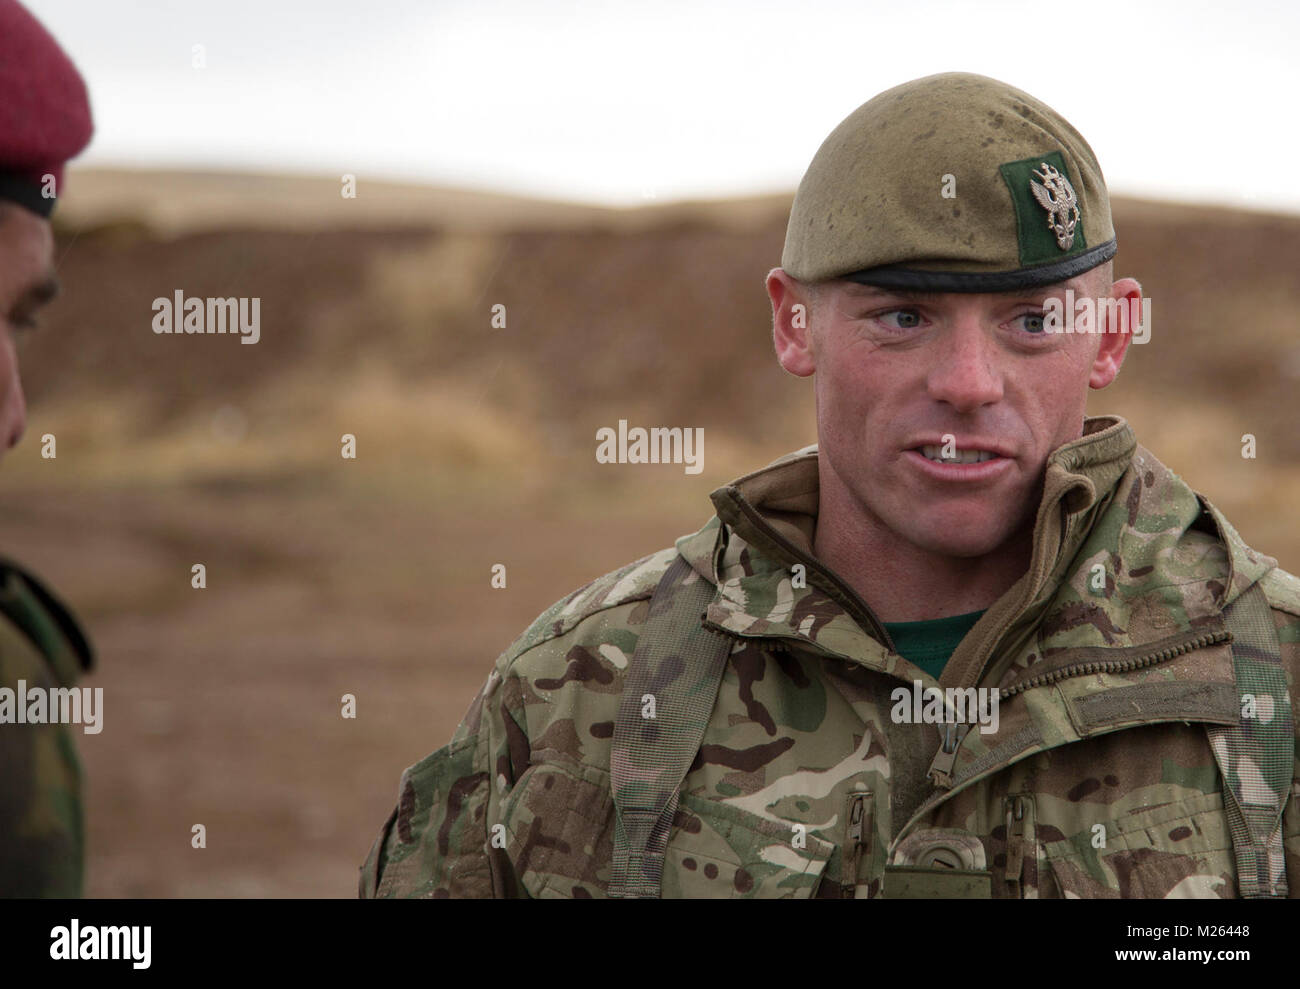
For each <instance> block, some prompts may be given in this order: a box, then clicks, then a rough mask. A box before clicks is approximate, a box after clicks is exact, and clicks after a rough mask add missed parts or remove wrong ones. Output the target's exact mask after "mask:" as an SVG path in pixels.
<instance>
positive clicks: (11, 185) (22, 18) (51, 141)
mask: <svg viewBox="0 0 1300 989" xmlns="http://www.w3.org/2000/svg"><path fill="white" fill-rule="evenodd" d="M91 129H92V128H91V122H90V101H89V100H88V99H87V97H86V84H85V83H84V82H83V81H82V78H81V73H79V72H78V71H77V67H76V66H75V65H73V64H72V61H71V59H69V58H68V56H67V54H65V53H64V51H63V49H62V48H60V47H59V43H58V42H57V41H55V40H54V37H53V36H52V35H51V34H50V32H49V31H47V30H45V28H44V27H42V26H41V23H40V21H38V20H37V19H36V18H35V17H33V16H32V15H31V14H30V13H29V12H28V11H27V9H26V8H25V7H23V5H22V4H20V3H18V2H17V0H0V199H9V200H12V201H14V202H16V203H20V204H22V205H23V206H26V207H27V208H28V209H30V210H32V211H33V212H35V213H39V214H40V215H41V216H49V215H50V213H51V212H52V211H53V209H54V202H55V200H54V199H53V198H52V197H51V196H50V195H49V194H48V193H47V192H45V176H47V175H52V176H53V177H54V189H53V191H54V192H55V193H56V194H58V193H62V192H63V165H64V163H65V162H67V160H68V159H69V158H72V157H73V156H74V155H76V154H77V152H79V151H80V150H81V149H82V148H84V147H85V146H86V144H87V143H89V141H90V133H91Z"/></svg>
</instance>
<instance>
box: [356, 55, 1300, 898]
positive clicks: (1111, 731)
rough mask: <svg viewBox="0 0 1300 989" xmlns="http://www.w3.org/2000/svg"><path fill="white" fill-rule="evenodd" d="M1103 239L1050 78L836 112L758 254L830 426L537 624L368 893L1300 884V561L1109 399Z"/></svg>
mask: <svg viewBox="0 0 1300 989" xmlns="http://www.w3.org/2000/svg"><path fill="white" fill-rule="evenodd" d="M1115 252H1116V239H1115V231H1114V229H1113V226H1112V223H1111V213H1110V201H1109V197H1108V194H1107V191H1106V186H1105V182H1104V180H1103V177H1102V173H1101V169H1100V167H1099V165H1098V163H1097V161H1096V158H1095V157H1094V155H1093V152H1092V150H1091V149H1090V148H1089V147H1088V145H1087V143H1086V142H1085V141H1084V139H1083V138H1082V137H1081V136H1080V135H1079V133H1078V132H1077V131H1076V130H1075V129H1074V128H1073V127H1071V126H1070V124H1069V123H1068V122H1066V121H1065V120H1064V119H1062V118H1061V117H1060V116H1059V115H1058V114H1057V113H1056V112H1055V111H1053V110H1052V109H1051V108H1050V107H1048V106H1046V105H1044V104H1043V103H1041V102H1039V101H1038V100H1036V99H1034V98H1033V97H1032V96H1030V95H1029V94H1027V93H1024V92H1021V91H1020V90H1017V89H1013V88H1012V87H1010V86H1007V85H1005V84H1003V83H1000V82H997V81H995V80H992V79H988V78H985V77H983V76H975V75H968V74H962V73H950V74H943V75H938V76H930V77H927V78H925V79H920V80H916V81H913V82H911V83H907V84H905V85H902V86H899V87H897V88H895V89H891V90H889V91H887V92H885V93H882V94H880V95H879V96H877V97H875V98H874V99H872V100H870V101H869V102H867V103H866V104H864V105H863V106H861V107H859V108H858V109H857V110H856V111H854V112H853V113H852V114H850V115H849V117H848V118H846V119H845V120H844V121H843V122H842V123H841V124H840V125H839V126H838V127H837V128H836V129H835V130H834V131H833V132H832V133H831V134H830V136H829V137H828V138H827V139H826V141H825V142H824V143H823V144H822V146H821V148H820V150H819V151H818V152H817V154H816V156H815V157H814V159H813V161H812V164H811V165H810V167H809V169H808V172H807V173H806V175H805V176H804V178H803V181H802V182H801V183H800V186H799V189H798V192H797V194H796V196H795V201H794V205H793V209H792V211H791V214H790V221H789V226H788V228H787V233H786V242H785V250H784V254H783V256H782V267H780V268H776V269H773V270H772V272H770V273H769V275H768V277H767V289H768V294H769V296H770V299H771V302H772V312H773V317H774V337H775V343H776V351H777V357H778V359H779V360H780V362H781V365H782V366H783V367H784V368H785V369H786V370H787V371H790V372H791V373H792V374H795V375H800V376H807V375H815V378H814V388H815V394H816V400H817V401H816V409H817V431H818V439H819V443H818V445H817V446H816V447H809V448H808V449H806V450H801V451H798V452H796V453H793V454H790V455H788V456H786V457H783V458H781V459H780V460H778V461H776V462H775V463H773V464H771V465H769V466H768V467H765V468H763V469H761V470H758V471H756V472H754V473H752V474H749V475H747V476H745V477H742V478H740V479H739V480H737V481H734V482H733V483H731V484H728V485H726V486H724V487H722V488H720V489H718V490H717V491H715V492H714V493H713V496H712V500H713V504H714V508H715V511H716V515H715V517H714V518H713V519H712V520H710V521H709V523H708V524H707V525H705V526H704V528H703V529H701V530H700V531H699V532H697V533H695V534H694V535H689V536H684V537H682V538H681V539H679V540H678V541H677V544H676V547H675V548H673V549H668V550H664V551H663V552H660V553H656V554H654V555H652V556H649V557H646V558H645V559H643V560H640V561H638V562H636V563H633V564H631V565H629V566H627V567H624V568H623V569H621V570H619V571H617V572H615V573H612V574H609V575H607V576H605V577H602V578H600V579H598V580H596V581H594V582H593V583H591V584H589V585H587V586H586V587H584V588H582V589H580V590H578V591H575V592H574V593H573V594H571V595H569V596H568V597H567V598H565V599H564V600H562V601H560V602H559V603H557V604H556V605H555V606H553V607H552V608H551V609H550V610H548V611H547V612H545V613H544V614H543V615H542V616H541V617H540V618H538V619H537V621H536V622H535V623H534V624H533V625H532V627H530V628H529V629H528V630H527V631H526V632H524V634H523V635H522V636H521V637H520V638H519V639H518V640H517V641H516V642H515V643H514V644H513V645H511V646H510V647H509V648H508V649H507V650H506V651H505V653H504V654H502V656H501V657H500V658H499V659H498V661H497V663H496V667H495V669H494V670H493V671H492V673H491V674H490V675H489V676H488V678H487V683H486V685H485V686H484V687H483V689H482V691H481V692H480V693H479V695H478V697H477V698H476V699H475V700H474V702H473V703H472V705H471V706H470V708H469V712H468V713H467V715H466V717H465V719H464V721H463V723H462V724H461V725H460V727H459V728H458V729H457V731H456V733H455V735H454V737H453V738H452V740H451V743H450V744H449V745H447V746H446V747H444V748H442V749H439V750H438V751H436V752H434V753H433V754H432V755H430V756H429V757H428V758H426V759H424V760H423V761H421V762H419V763H416V764H415V765H414V766H412V767H410V769H408V770H407V771H406V773H405V775H404V776H403V778H402V782H401V786H400V789H399V793H398V802H397V806H396V808H395V809H394V811H393V813H392V815H391V817H390V818H389V820H388V823H387V825H386V826H385V827H384V829H383V831H382V832H381V833H380V836H379V838H378V840H377V841H376V842H375V845H374V848H373V849H372V850H371V853H370V857H369V859H368V860H367V862H366V863H365V865H364V866H363V869H362V876H361V893H362V895H364V896H436V897H448V896H473V897H487V896H530V897H602V896H612V897H654V896H661V895H662V896H708V897H832V898H840V897H876V896H883V897H886V898H930V897H959V898H973V899H988V898H1022V897H1049V896H1050V897H1119V896H1124V897H1166V896H1184V897H1188V896H1191V897H1202V896H1204V897H1214V896H1221V897H1234V896H1249V897H1277V896H1286V895H1288V893H1290V894H1291V895H1296V893H1295V891H1297V890H1300V808H1297V798H1296V796H1295V794H1296V792H1297V790H1296V785H1295V782H1294V779H1295V768H1294V765H1295V763H1294V749H1295V743H1296V729H1295V722H1294V716H1293V708H1292V704H1291V696H1290V689H1289V684H1294V683H1296V682H1297V674H1300V581H1297V579H1296V578H1295V577H1294V576H1292V575H1291V574H1288V573H1286V572H1285V571H1283V570H1281V569H1279V568H1278V567H1277V561H1276V560H1274V559H1272V558H1270V557H1267V556H1264V555H1263V554H1261V553H1258V552H1255V551H1254V550H1252V549H1250V548H1249V547H1248V546H1246V545H1245V543H1244V542H1243V541H1242V540H1241V538H1240V536H1239V535H1238V534H1237V532H1236V530H1235V529H1234V528H1233V527H1232V525H1231V524H1229V522H1228V520H1227V519H1225V518H1224V517H1223V515H1222V514H1221V513H1220V512H1219V511H1218V510H1217V509H1216V508H1215V507H1214V506H1212V505H1211V504H1210V503H1209V502H1208V501H1207V500H1206V499H1205V498H1203V497H1201V496H1200V495H1198V494H1197V493H1196V492H1194V491H1192V490H1191V489H1190V488H1189V487H1188V486H1187V485H1186V484H1185V483H1184V482H1183V481H1182V480H1181V479H1180V478H1179V477H1178V476H1177V475H1176V474H1175V473H1173V472H1172V471H1171V470H1169V469H1168V468H1166V467H1165V466H1164V465H1163V464H1161V463H1160V462H1159V461H1158V460H1157V459H1156V458H1155V456H1153V455H1152V454H1151V453H1150V452H1149V451H1148V450H1146V449H1144V448H1143V447H1141V446H1139V445H1138V444H1137V441H1136V438H1135V436H1134V434H1133V430H1132V429H1131V428H1130V427H1129V425H1128V423H1127V422H1125V421H1124V420H1123V419H1121V418H1119V417H1118V416H1105V417H1098V418H1087V417H1086V416H1085V400H1086V398H1087V395H1088V390H1089V389H1090V388H1094V389H1095V388H1104V387H1105V386H1106V385H1108V384H1109V383H1110V382H1111V381H1112V380H1113V379H1114V378H1115V376H1116V374H1117V373H1118V372H1119V368H1120V365H1121V363H1122V361H1123V359H1124V356H1125V353H1126V352H1127V348H1128V345H1129V343H1130V340H1132V339H1139V337H1137V336H1136V335H1135V333H1136V331H1137V330H1138V326H1136V325H1135V322H1136V321H1137V320H1138V319H1140V318H1141V317H1143V316H1144V315H1145V313H1144V311H1143V309H1142V308H1141V303H1142V296H1141V288H1140V286H1139V285H1138V283H1137V282H1136V281H1134V280H1133V279H1131V278H1123V279H1119V280H1114V279H1113V277H1112V273H1111V259H1112V258H1113V256H1114V255H1115ZM1081 303H1086V304H1083V305H1081ZM1067 329H1068V330H1069V331H1070V332H1065V331H1066V330H1067ZM1147 331H1149V325H1147V326H1146V327H1144V328H1143V332H1144V333H1145V332H1147ZM718 373H719V374H726V373H727V369H726V368H725V367H720V368H719V369H718Z"/></svg>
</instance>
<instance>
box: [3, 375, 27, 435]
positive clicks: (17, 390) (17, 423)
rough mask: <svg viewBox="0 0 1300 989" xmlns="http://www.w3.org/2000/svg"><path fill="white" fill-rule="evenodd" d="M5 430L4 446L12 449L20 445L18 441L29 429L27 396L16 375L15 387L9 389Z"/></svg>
mask: <svg viewBox="0 0 1300 989" xmlns="http://www.w3.org/2000/svg"><path fill="white" fill-rule="evenodd" d="M0 426H2V428H3V430H4V432H3V434H2V435H3V436H4V443H5V446H4V448H5V449H6V450H12V449H13V448H14V447H16V446H17V445H18V441H19V440H21V439H22V438H23V433H24V432H25V431H26V429H27V398H26V396H25V395H24V394H23V386H22V382H21V381H19V380H18V376H17V375H16V374H15V375H14V383H13V387H12V388H11V389H10V391H9V398H8V400H7V401H6V402H5V407H4V421H3V423H2V424H0Z"/></svg>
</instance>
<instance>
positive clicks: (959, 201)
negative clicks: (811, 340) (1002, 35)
mask: <svg viewBox="0 0 1300 989" xmlns="http://www.w3.org/2000/svg"><path fill="white" fill-rule="evenodd" d="M1115 247H1116V245H1115V230H1114V227H1113V225H1112V223H1111V215H1110V198H1109V195H1108V194H1107V191H1106V182H1105V179H1104V178H1103V176H1102V173H1101V166H1100V165H1098V164H1097V159H1096V157H1095V156H1094V155H1093V153H1092V149H1091V148H1090V147H1088V143H1087V141H1085V140H1084V139H1083V137H1082V135H1080V134H1079V132H1078V131H1076V130H1075V129H1074V128H1073V127H1072V126H1071V125H1070V123H1069V122H1068V121H1067V120H1065V119H1064V118H1063V117H1062V116H1061V115H1060V114H1058V113H1057V112H1056V111H1055V110H1053V109H1052V108H1051V107H1049V106H1047V105H1046V104H1044V103H1042V102H1041V101H1039V100H1037V99H1035V98H1034V97H1032V96H1030V95H1029V94H1028V93H1025V92H1022V91H1021V90H1019V89H1016V88H1014V87H1012V86H1008V85H1007V84H1006V83H1003V82H999V81H997V80H996V79H990V78H988V77H987V76H980V75H973V74H970V73H964V72H948V73H943V74H941V75H935V76H927V77H926V78H924V79H917V80H914V81H912V82H909V83H904V84H903V85H901V86H897V87H895V88H893V89H890V90H886V91H885V92H883V93H881V94H880V95H879V96H876V97H875V98H874V99H872V100H870V101H868V102H867V103H864V104H863V105H862V106H860V107H858V109H856V110H854V111H853V113H851V114H849V116H848V117H847V118H845V119H844V120H843V121H842V122H841V123H840V124H839V126H838V127H836V128H835V129H834V130H833V131H832V132H831V134H830V136H829V137H827V138H826V140H825V141H824V142H823V143H822V146H821V148H820V149H818V151H817V154H816V155H815V156H814V157H813V160H812V163H811V164H810V165H809V166H808V171H807V172H806V173H805V175H804V177H803V181H802V182H800V183H799V190H798V192H797V193H796V194H795V199H794V206H793V208H792V209H791V211H790V222H789V225H788V226H787V228H786V237H785V250H784V252H783V254H782V256H781V266H782V267H783V268H784V269H785V270H786V272H787V273H789V274H790V275H792V276H793V277H795V278H798V279H800V280H801V281H807V282H818V281H823V280H826V279H830V278H848V279H851V280H853V281H858V282H864V283H866V284H870V285H879V286H882V287H886V288H912V289H918V290H922V291H934V292H1002V291H1009V290H1012V289H1016V288H1026V287H1032V286H1036V285H1047V284H1051V283H1053V282H1059V281H1064V280H1066V279H1068V278H1072V277H1074V276H1075V275H1078V274H1081V273H1083V272H1085V271H1088V270H1089V269H1091V268H1095V267H1096V266H1097V265H1099V264H1102V263H1104V262H1105V261H1108V260H1109V259H1110V258H1112V257H1114V255H1115Z"/></svg>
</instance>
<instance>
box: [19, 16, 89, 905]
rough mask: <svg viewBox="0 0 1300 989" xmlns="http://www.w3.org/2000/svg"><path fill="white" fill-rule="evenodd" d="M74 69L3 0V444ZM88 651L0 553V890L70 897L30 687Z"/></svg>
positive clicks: (71, 757) (60, 798) (66, 842)
mask: <svg viewBox="0 0 1300 989" xmlns="http://www.w3.org/2000/svg"><path fill="white" fill-rule="evenodd" d="M90 133H91V120H90V104H89V102H88V101H87V98H86V87H85V84H84V83H83V82H82V79H81V76H80V75H79V74H78V72H77V70H76V68H75V67H74V66H73V65H72V63H71V62H70V61H69V60H68V57H67V55H65V54H64V52H63V50H62V49H61V48H60V47H59V45H58V43H57V42H56V41H55V40H54V39H53V38H52V37H51V36H50V35H49V33H48V32H47V31H46V30H45V29H44V28H43V27H42V26H41V25H40V23H39V22H37V21H36V20H35V18H33V17H32V15H31V14H30V13H28V12H27V11H26V10H25V9H24V8H23V7H22V6H20V5H19V4H17V3H15V2H14V0H0V323H2V326H0V444H2V445H0V452H3V451H4V450H8V449H9V448H10V447H12V446H14V445H15V444H16V443H17V442H18V440H19V438H20V437H21V436H22V434H23V428H24V426H25V424H26V422H25V419H26V405H25V402H24V399H23V389H22V384H21V382H20V381H19V377H18V357H17V353H16V350H15V336H16V335H17V334H20V333H22V332H23V331H25V330H29V329H31V328H32V327H33V326H34V325H35V321H36V316H37V312H38V310H39V309H40V308H41V306H42V305H44V304H45V303H47V302H49V301H50V299H52V298H53V297H54V295H55V293H56V292H57V289H58V283H57V282H56V281H55V277H54V236H53V233H52V231H51V229H50V221H49V216H50V213H51V211H52V210H53V209H54V204H55V199H56V197H57V195H59V194H61V193H62V191H63V185H62V183H63V165H64V162H66V161H67V160H68V159H69V158H71V157H73V156H74V155H76V154H77V153H78V152H79V151H80V150H81V149H82V148H84V147H85V146H86V143H87V142H88V141H89V140H90ZM90 665H91V650H90V647H89V645H88V644H87V642H86V639H85V636H84V635H83V634H82V632H81V629H80V628H78V626H77V623H76V621H75V620H74V619H73V618H72V616H71V615H70V614H69V613H68V611H67V609H66V608H64V607H63V605H62V604H60V603H59V601H58V600H57V599H56V598H55V597H54V596H53V595H52V594H51V593H50V592H49V591H48V590H47V589H46V588H45V587H43V586H42V585H41V584H40V582H39V581H38V580H37V579H36V578H35V577H33V576H32V575H31V574H29V573H27V572H26V571H24V570H23V569H22V568H20V567H19V566H18V565H17V564H15V563H13V562H10V561H8V560H4V559H0V690H3V691H4V692H5V693H6V694H8V697H7V698H5V700H7V701H8V704H7V705H6V704H4V702H3V701H0V714H2V715H3V718H2V723H0V895H3V896H8V897H17V896H21V897H33V896H51V897H71V896H80V895H81V891H82V872H83V858H84V849H85V839H84V828H83V814H82V806H81V768H80V765H79V764H78V761H77V753H76V749H75V747H74V745H73V735H72V731H73V728H74V726H69V725H65V724H44V723H36V724H32V723H26V718H25V717H21V716H20V715H19V714H18V712H17V710H16V707H17V706H19V705H21V702H22V699H23V698H24V697H27V696H30V695H31V692H32V691H33V690H36V691H48V690H51V689H59V688H67V687H72V686H73V684H74V683H75V681H76V679H77V676H78V675H79V674H80V673H81V671H82V670H87V669H89V668H90Z"/></svg>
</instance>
